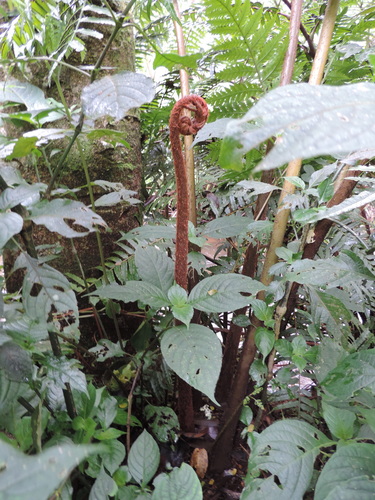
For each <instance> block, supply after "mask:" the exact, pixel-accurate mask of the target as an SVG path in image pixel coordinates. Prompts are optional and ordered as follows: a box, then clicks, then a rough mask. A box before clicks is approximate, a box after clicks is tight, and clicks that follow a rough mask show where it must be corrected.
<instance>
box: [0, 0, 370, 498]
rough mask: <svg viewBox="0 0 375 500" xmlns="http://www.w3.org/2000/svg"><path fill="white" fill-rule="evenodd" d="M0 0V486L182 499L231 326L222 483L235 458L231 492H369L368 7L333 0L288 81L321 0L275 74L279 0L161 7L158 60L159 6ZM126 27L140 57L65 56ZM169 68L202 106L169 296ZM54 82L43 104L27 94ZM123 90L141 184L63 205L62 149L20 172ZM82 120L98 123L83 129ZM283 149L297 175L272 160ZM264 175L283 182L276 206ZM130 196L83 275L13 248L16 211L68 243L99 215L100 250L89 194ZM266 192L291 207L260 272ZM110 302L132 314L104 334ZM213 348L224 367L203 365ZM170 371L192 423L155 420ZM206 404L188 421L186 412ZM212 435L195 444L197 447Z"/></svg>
mask: <svg viewBox="0 0 375 500" xmlns="http://www.w3.org/2000/svg"><path fill="white" fill-rule="evenodd" d="M8 3H9V8H8V9H5V7H4V6H2V7H0V14H1V15H2V16H3V24H2V27H1V30H2V31H1V34H0V53H1V65H2V73H1V79H2V82H1V83H0V102H1V103H2V112H1V115H0V119H1V122H2V123H1V126H2V127H3V128H2V129H1V131H2V134H1V136H0V250H1V252H2V253H3V252H5V251H6V250H18V251H19V255H18V257H17V259H16V261H15V263H14V266H13V271H15V272H16V271H18V272H19V271H20V270H22V272H23V278H22V280H23V281H22V283H20V288H19V292H18V293H12V294H11V293H9V292H8V290H7V283H6V279H7V278H9V276H6V277H4V276H3V274H2V275H1V277H0V279H1V282H0V285H1V288H2V293H1V294H0V464H1V465H0V498H7V499H8V498H9V499H18V498H27V499H30V500H33V499H35V500H42V499H48V498H61V499H64V500H65V499H70V498H73V497H74V498H82V499H84V498H89V499H100V500H104V499H107V498H114V499H117V500H128V499H130V500H132V499H134V500H135V499H139V500H141V499H147V498H149V499H151V498H152V499H153V500H154V499H155V500H158V499H163V500H169V499H171V500H172V499H176V498H181V499H184V500H189V499H191V500H199V499H200V498H203V495H204V492H205V491H207V490H208V489H209V488H215V487H216V486H215V482H214V481H211V482H210V478H211V477H212V476H211V474H212V472H210V471H207V465H208V467H210V466H211V464H212V463H214V461H215V456H214V454H215V453H219V452H218V451H217V450H218V449H219V448H220V447H221V443H222V442H223V440H224V439H225V438H224V437H223V434H225V433H224V432H221V433H220V431H219V432H217V431H216V433H215V434H210V432H211V431H210V432H209V429H214V428H216V427H215V426H212V425H210V423H211V422H208V421H209V420H210V419H213V421H214V422H216V423H217V421H220V417H221V415H222V411H223V410H222V408H223V407H225V408H228V407H229V408H230V404H231V400H230V397H229V398H228V399H227V396H223V394H224V395H225V394H230V393H231V392H233V391H234V389H236V387H235V382H236V378H233V372H236V370H237V372H236V373H238V371H239V370H240V369H241V368H240V367H241V366H243V365H242V364H241V363H242V361H241V360H242V359H243V345H244V344H243V341H244V340H245V339H248V338H249V336H252V337H251V338H253V353H254V359H253V360H252V362H251V363H249V366H248V368H247V373H246V377H247V382H246V384H245V386H244V387H243V388H242V390H243V394H244V397H243V398H242V402H241V404H240V408H238V407H236V408H233V412H232V414H231V415H230V418H228V420H231V421H233V419H235V420H234V421H235V423H238V426H237V430H238V432H237V434H236V439H235V440H234V441H233V436H232V438H231V441H229V447H230V451H233V449H234V447H235V446H237V447H238V446H239V440H241V442H240V445H241V449H246V450H247V451H248V454H247V455H245V458H243V461H244V462H246V471H245V470H242V472H241V471H240V472H239V471H238V470H237V472H236V470H235V469H233V468H232V469H231V472H230V473H229V472H227V471H226V472H225V473H224V477H225V475H226V476H228V475H230V474H234V475H236V474H237V477H238V478H239V483H238V484H240V487H241V499H242V500H257V499H263V498H271V499H272V498H277V499H279V500H284V499H285V500H286V499H287V500H300V499H303V498H314V500H326V499H332V500H334V499H338V498H340V499H343V500H344V499H348V500H349V499H352V498H363V499H365V498H366V499H367V498H370V497H372V496H373V495H374V494H375V448H374V442H375V347H374V334H373V332H374V331H375V324H374V319H375V316H374V307H375V299H374V279H375V265H374V264H375V263H374V249H375V226H374V220H375V209H374V202H375V190H374V172H375V164H374V162H373V158H374V157H375V149H374V139H375V127H374V120H373V117H374V114H375V83H373V82H374V74H375V46H374V36H375V7H373V6H371V2H357V1H354V0H342V1H341V3H340V7H339V11H338V15H337V19H336V23H335V29H334V32H333V36H332V40H331V48H330V53H329V57H328V62H327V64H326V68H325V73H324V80H323V85H319V86H318V85H309V84H308V83H306V82H307V81H308V78H309V74H310V70H311V65H312V60H313V58H314V55H315V49H316V45H317V41H318V39H319V33H320V29H321V24H322V20H323V18H324V14H325V5H326V2H312V1H307V2H305V5H304V10H303V12H302V25H303V27H304V29H305V32H304V34H303V33H300V36H299V44H298V48H297V55H296V58H295V64H294V72H293V80H292V81H293V84H292V85H287V86H282V87H279V81H280V73H281V71H282V67H283V61H284V57H285V54H286V50H287V46H288V29H289V14H290V12H289V9H288V7H287V5H286V4H288V2H284V3H283V2H271V1H270V2H266V1H264V2H251V1H250V0H234V1H233V0H202V1H200V2H191V3H188V5H182V6H180V7H181V8H182V7H183V9H182V26H183V29H184V32H185V37H186V54H187V55H186V56H181V55H178V54H177V50H176V42H175V37H174V32H173V22H175V23H179V22H180V21H179V19H178V17H177V15H176V13H175V11H174V7H173V3H172V2H170V1H169V0H148V1H147V2H137V1H136V2H129V10H130V7H133V11H132V15H131V18H129V16H128V14H129V12H128V10H127V8H126V9H125V11H124V12H123V13H116V12H115V11H113V10H112V8H111V2H106V1H103V2H93V3H90V2H89V1H86V0H78V1H74V2H73V1H72V2H70V1H68V0H66V1H63V2H61V1H60V2H58V1H55V0H48V1H41V0H34V1H32V2H26V1H23V0H17V1H9V2H8ZM3 4H4V3H3ZM185 7H186V9H185ZM121 16H123V18H122V17H121ZM119 20H120V21H119ZM129 23H131V24H132V25H133V26H134V33H135V44H136V63H137V71H136V72H134V73H133V72H118V71H116V68H110V69H109V70H108V68H107V70H108V71H107V75H106V76H104V77H102V76H101V75H97V71H96V70H97V69H100V68H93V67H91V66H89V67H86V66H85V55H86V51H87V50H88V44H90V43H93V42H94V41H95V39H100V38H101V37H102V34H101V27H103V26H112V27H113V30H114V33H115V31H116V29H118V27H119V26H121V25H122V24H124V25H128V24H129ZM71 56H75V57H71ZM69 57H70V59H69V63H68V62H67V60H68V58H69ZM98 57H99V55H98ZM72 60H73V61H74V65H75V67H76V70H77V71H80V72H83V73H84V74H85V75H86V76H89V77H91V82H92V83H90V84H89V85H87V86H86V87H85V88H84V90H83V92H82V95H81V98H80V102H77V103H75V104H74V105H72V106H70V107H69V106H68V105H67V102H66V99H65V98H66V96H65V95H64V88H61V87H60V85H59V76H60V71H61V67H62V65H64V64H69V65H70V66H72V64H73V63H72V62H71V61H72ZM36 62H37V63H38V64H43V68H44V74H43V78H42V81H41V86H40V87H37V86H35V85H33V84H31V83H30V74H31V72H32V68H33V64H35V63H36ZM38 67H40V66H38ZM181 68H184V69H187V70H188V71H189V74H190V80H191V90H192V93H197V94H199V95H202V97H204V98H205V100H206V101H207V103H208V105H209V107H210V110H211V114H210V120H209V123H208V124H207V125H206V126H205V127H204V128H203V129H202V130H201V131H200V132H199V133H198V134H197V136H196V138H195V141H194V146H195V148H194V149H195V164H196V204H197V212H198V223H197V226H196V227H195V226H194V225H193V224H192V223H190V226H189V241H190V243H191V251H190V253H189V266H190V268H191V269H192V270H193V271H194V273H193V272H192V273H191V274H195V280H194V283H193V285H192V286H191V287H190V289H189V291H186V290H184V289H183V288H181V287H180V286H178V285H177V284H176V283H175V282H174V268H175V265H176V263H175V262H174V259H173V256H174V248H175V236H176V232H175V211H176V196H177V195H176V192H175V184H174V176H173V167H172V164H173V162H172V158H171V154H170V146H169V142H168V131H167V128H168V119H169V114H170V111H171V109H172V106H173V104H174V102H175V100H176V99H177V98H178V96H179V85H180V83H179V76H178V72H179V70H180V69H181ZM92 75H94V76H92ZM153 79H154V81H153ZM51 85H55V86H56V87H57V88H58V89H60V92H59V96H60V99H59V100H58V99H57V98H56V99H52V98H47V97H46V92H45V89H46V88H48V87H49V86H51ZM134 108H140V117H141V122H142V144H143V158H144V183H143V190H142V193H135V192H133V191H129V190H127V189H125V188H124V186H122V185H121V184H120V183H110V182H107V181H103V180H101V179H90V180H89V182H88V183H87V185H85V186H81V187H80V188H79V189H80V190H82V191H83V192H85V193H86V192H87V190H89V192H91V191H90V189H92V187H96V188H97V191H96V192H99V190H102V191H101V195H100V196H97V197H96V199H95V202H94V203H92V202H93V200H91V201H90V205H89V204H84V203H82V202H81V201H77V199H76V197H77V195H76V193H77V192H78V190H79V189H78V188H75V189H74V190H73V189H72V188H71V186H66V185H60V184H59V182H58V180H59V173H60V174H61V171H62V170H63V169H64V161H63V160H62V161H58V162H57V166H56V170H58V171H57V172H56V170H55V171H52V169H51V172H50V174H51V175H50V179H49V180H48V181H47V182H41V181H40V179H39V177H38V164H40V162H44V163H45V164H46V165H47V166H49V165H51V161H52V160H53V158H54V157H55V156H56V155H57V156H58V157H59V158H64V154H65V153H67V154H69V150H70V146H71V145H72V144H73V143H74V141H75V140H76V139H77V137H85V138H86V139H87V140H89V141H95V140H102V141H104V142H105V144H106V147H107V148H108V149H111V148H112V149H113V148H117V147H129V145H128V144H127V142H126V137H122V136H121V134H119V133H118V132H117V131H116V122H117V121H119V120H121V119H123V118H124V117H126V116H127V114H128V113H133V112H134ZM103 117H106V118H107V119H108V123H109V124H110V125H109V126H108V128H106V129H103V128H101V129H100V130H99V128H97V127H96V126H95V120H97V119H100V118H103ZM58 120H59V122H58V123H59V128H57V127H55V122H57V121H58ZM62 120H63V121H62ZM61 123H65V124H66V126H64V127H61V126H60V124H61ZM9 131H10V132H9ZM15 131H17V133H16V132H15ZM12 132H13V134H12ZM62 139H65V140H67V141H68V143H69V146H68V148H69V150H68V149H67V150H66V151H65V150H62V149H61V144H62ZM297 158H301V159H302V168H301V172H300V175H298V176H297V175H296V176H289V177H287V178H286V177H285V166H286V164H287V163H288V162H290V161H294V160H295V159H297ZM53 161H54V160H53ZM53 161H52V163H53ZM20 164H21V165H26V164H27V165H30V166H33V168H34V169H35V171H36V174H35V177H36V179H37V182H31V181H30V179H26V178H23V177H22V175H21V174H20V171H19V169H18V166H19V165H20ZM82 168H83V167H82ZM285 180H286V181H289V183H290V184H291V185H293V190H294V191H293V192H292V193H291V194H288V195H287V196H286V197H284V198H283V200H282V205H281V206H280V205H279V201H278V200H279V196H280V194H281V193H282V192H283V183H284V182H285ZM340 197H341V198H340ZM141 203H143V205H144V220H143V221H141V222H142V223H141V224H140V227H138V228H136V229H133V230H131V231H129V232H126V233H125V232H124V233H123V234H122V235H121V238H120V239H119V241H118V242H117V248H118V250H117V251H116V252H115V254H114V255H112V256H111V257H110V258H109V259H107V260H106V261H105V262H104V264H103V265H102V266H101V268H100V270H99V274H96V277H95V278H89V279H86V277H85V276H84V275H82V276H77V275H74V274H72V273H71V272H69V270H66V273H65V274H64V273H62V272H60V271H58V270H57V269H55V268H54V259H53V257H52V256H51V254H46V252H45V250H46V249H45V247H40V248H36V249H35V248H33V245H32V238H31V237H30V234H31V232H32V228H33V227H36V226H44V227H45V228H46V229H47V230H48V231H51V232H54V233H57V234H58V235H59V238H68V239H72V240H73V241H74V240H75V239H76V238H81V237H84V236H86V235H87V234H89V233H91V232H97V233H98V241H99V247H100V237H101V236H100V235H102V234H104V232H105V231H106V228H107V223H106V221H105V220H104V218H102V217H101V216H100V215H98V214H97V213H96V207H111V206H115V205H118V204H121V205H122V206H123V207H124V209H125V208H126V207H127V206H129V205H130V204H141ZM282 210H290V217H289V219H288V223H287V226H286V228H285V231H284V232H283V233H282V237H283V238H282V245H281V246H278V248H277V249H276V255H277V260H276V262H274V263H273V265H272V266H271V267H270V269H267V273H266V274H267V279H264V276H263V274H262V271H263V270H264V267H263V266H264V263H265V260H266V255H267V252H268V245H269V241H270V239H271V237H272V235H274V234H275V231H278V230H279V228H277V226H276V224H274V219H275V216H276V214H278V213H279V212H280V211H282ZM317 242H319V243H317ZM210 245H211V246H210ZM99 247H98V250H97V251H98V252H99V251H100V249H99ZM251 249H253V250H251ZM251 251H253V255H254V258H253V260H252V261H251V262H250V263H249V262H248V261H247V258H248V255H249V254H250V253H251ZM46 255H47V256H46ZM177 265H178V263H177ZM250 268H251V269H250ZM249 269H250V270H249ZM268 278H270V279H268ZM82 297H84V298H85V300H88V301H89V304H90V313H92V316H93V322H92V338H91V340H90V341H89V342H88V340H87V339H85V342H83V341H82V339H81V334H80V321H81V320H82V318H84V317H85V314H86V313H87V310H86V309H84V310H82V309H80V306H79V304H80V300H81V299H82ZM128 304H133V305H134V307H133V308H132V309H131V311H130V312H129V310H128V309H127V306H128ZM127 314H128V315H132V316H134V317H135V318H137V320H139V321H138V323H137V326H136V327H135V328H134V331H132V332H131V334H130V335H127V336H125V335H124V332H123V331H122V330H121V325H122V323H121V321H120V320H121V318H122V316H123V315H127ZM111 322H113V323H111ZM103 323H105V324H106V325H108V324H113V325H114V326H113V327H112V328H103V327H102V324H103ZM235 329H237V331H239V337H238V345H236V346H235V347H233V343H232V338H233V337H234V335H235V334H234V330H235ZM112 331H113V332H117V334H118V335H117V336H116V333H114V334H112ZM231 336H232V337H231ZM223 355H224V357H225V356H228V355H232V359H233V365H225V366H224V363H223V364H222V359H223ZM238 359H240V362H239V363H238V362H237V360H238ZM226 366H231V367H232V371H230V372H229V373H227V372H225V370H226V369H227V368H226ZM222 370H223V371H222ZM223 374H224V376H223ZM178 378H180V379H182V380H183V381H185V382H186V383H187V384H188V385H189V386H191V387H192V388H193V389H194V395H195V397H194V402H195V408H194V409H195V413H196V416H197V419H196V428H195V429H194V432H193V433H191V432H190V431H189V432H186V429H183V428H180V423H179V418H178V417H179V415H177V414H176V413H177V411H176V408H177V404H176V401H177V397H178V394H177V391H176V387H177V380H178ZM218 381H219V383H218ZM223 384H226V385H225V387H223ZM196 401H198V403H197V402H196ZM237 406H238V405H237ZM226 417H228V415H226ZM203 419H206V421H207V422H208V423H207V425H205V424H201V423H199V424H198V423H197V422H201V421H202V420H203ZM226 424H227V422H226V421H225V420H224V421H222V420H221V421H220V425H221V428H222V429H224V431H225V428H226ZM192 437H193V438H196V439H195V440H194V442H192V441H191V440H190V439H191V438H192ZM200 438H203V439H204V442H203V441H202V443H203V444H201V445H200V444H199V443H198V444H197V440H198V439H200ZM214 440H216V447H215V444H214V447H213V450H215V451H214V452H212V453H211V455H210V454H209V455H208V461H207V454H206V453H205V450H204V448H208V449H210V448H211V447H212V443H213V441H214ZM225 446H226V447H227V446H228V442H226V443H224V444H223V449H224V447H225ZM245 447H247V448H245ZM193 448H194V451H193ZM202 449H203V451H204V453H202ZM196 450H198V451H196ZM191 452H193V453H191ZM197 456H198V457H199V459H196V457H197ZM194 457H195V458H194ZM226 460H227V464H226V466H225V467H221V469H220V467H219V468H218V467H212V469H214V470H215V472H218V473H219V475H222V473H223V472H224V470H223V469H224V468H225V469H228V468H230V466H231V465H232V466H233V467H234V465H235V462H234V461H232V462H231V461H230V453H229V454H228V456H227V457H226ZM194 469H196V470H194ZM233 471H234V472H233ZM216 477H217V476H216ZM217 482H219V481H217Z"/></svg>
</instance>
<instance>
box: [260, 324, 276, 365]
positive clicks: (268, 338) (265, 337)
mask: <svg viewBox="0 0 375 500" xmlns="http://www.w3.org/2000/svg"><path fill="white" fill-rule="evenodd" d="M274 343H275V334H274V332H273V331H272V330H269V329H268V328H264V327H261V326H260V327H258V328H257V329H256V330H255V344H256V346H257V348H258V349H259V351H260V353H261V354H262V356H263V358H265V357H266V356H268V354H269V353H270V352H271V351H272V348H273V346H274Z"/></svg>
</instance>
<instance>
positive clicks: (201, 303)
mask: <svg viewBox="0 0 375 500" xmlns="http://www.w3.org/2000/svg"><path fill="white" fill-rule="evenodd" d="M265 288H266V287H265V286H264V285H263V284H262V283H260V282H259V281H255V280H253V279H251V278H248V277H247V276H243V275H240V274H218V275H215V276H211V277H209V278H205V279H204V280H202V281H201V282H200V283H198V284H197V285H196V286H195V287H194V288H193V290H192V291H191V292H190V295H189V303H190V304H191V305H192V306H193V307H194V308H195V309H198V310H199V311H203V312H224V311H235V310H236V309H240V308H241V307H244V306H246V305H248V304H249V303H250V298H249V296H244V295H242V293H246V294H256V293H258V292H259V291H260V290H264V289H265Z"/></svg>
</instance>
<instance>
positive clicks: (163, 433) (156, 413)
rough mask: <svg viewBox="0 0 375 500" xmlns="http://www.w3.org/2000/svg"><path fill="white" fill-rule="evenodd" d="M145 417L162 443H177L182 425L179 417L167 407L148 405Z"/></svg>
mask: <svg viewBox="0 0 375 500" xmlns="http://www.w3.org/2000/svg"><path fill="white" fill-rule="evenodd" d="M144 411H145V417H146V419H147V423H148V425H149V426H150V428H151V430H152V433H153V434H154V436H155V437H156V439H157V440H158V441H160V442H161V443H175V442H176V441H177V438H178V434H177V433H178V431H179V428H180V424H179V422H178V418H177V415H176V414H175V412H174V411H173V410H172V408H168V407H167V406H153V405H147V406H146V407H145V410H144Z"/></svg>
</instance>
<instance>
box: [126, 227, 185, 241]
mask: <svg viewBox="0 0 375 500" xmlns="http://www.w3.org/2000/svg"><path fill="white" fill-rule="evenodd" d="M129 237H130V238H131V239H134V238H137V239H146V240H151V241H155V240H158V239H160V238H162V239H168V240H172V239H173V238H175V237H176V228H175V226H170V225H169V226H163V225H161V224H160V225H158V226H153V225H151V224H146V225H145V226H141V227H135V228H134V229H132V230H131V231H129V232H128V233H126V234H124V235H123V238H122V239H128V238H129Z"/></svg>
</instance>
